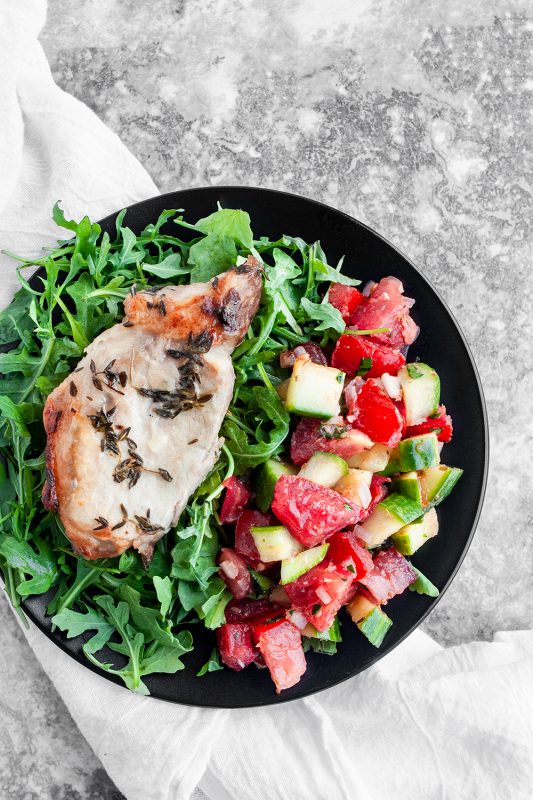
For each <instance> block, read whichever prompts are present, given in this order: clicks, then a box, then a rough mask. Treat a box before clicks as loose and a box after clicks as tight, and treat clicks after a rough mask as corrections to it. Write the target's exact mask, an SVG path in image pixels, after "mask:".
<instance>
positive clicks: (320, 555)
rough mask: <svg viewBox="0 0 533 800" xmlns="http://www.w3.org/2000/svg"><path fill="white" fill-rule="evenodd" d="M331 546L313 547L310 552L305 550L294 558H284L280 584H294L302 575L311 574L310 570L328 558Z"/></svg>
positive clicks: (320, 545) (326, 544)
mask: <svg viewBox="0 0 533 800" xmlns="http://www.w3.org/2000/svg"><path fill="white" fill-rule="evenodd" d="M328 548H329V544H328V543H327V542H325V543H324V544H319V545H317V546H316V547H311V548H310V549H309V550H304V551H303V553H298V555H296V556H293V557H292V558H284V559H283V561H282V562H281V580H280V583H281V584H282V585H283V586H284V585H285V584H286V583H292V581H295V580H296V578H299V577H300V575H303V574H304V573H306V572H309V570H310V569H312V568H313V567H316V565H317V564H320V562H321V561H323V560H324V558H325V557H326V553H327V552H328Z"/></svg>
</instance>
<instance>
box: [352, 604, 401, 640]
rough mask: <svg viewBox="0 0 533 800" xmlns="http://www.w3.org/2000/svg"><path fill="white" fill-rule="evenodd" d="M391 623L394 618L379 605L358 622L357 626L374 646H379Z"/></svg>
mask: <svg viewBox="0 0 533 800" xmlns="http://www.w3.org/2000/svg"><path fill="white" fill-rule="evenodd" d="M391 625H392V620H391V619H390V617H388V616H387V615H386V614H385V613H384V612H383V611H382V610H381V608H379V606H376V607H375V608H373V609H372V611H371V612H370V614H368V616H366V617H364V618H363V619H362V620H361V621H360V622H358V623H357V627H358V628H359V630H360V631H361V633H363V634H364V635H365V636H366V638H367V639H368V641H369V642H370V644H373V645H374V647H379V646H380V645H381V643H382V642H383V639H384V638H385V635H386V633H387V631H388V630H389V628H390V627H391Z"/></svg>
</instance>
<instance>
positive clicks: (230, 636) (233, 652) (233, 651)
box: [217, 622, 256, 672]
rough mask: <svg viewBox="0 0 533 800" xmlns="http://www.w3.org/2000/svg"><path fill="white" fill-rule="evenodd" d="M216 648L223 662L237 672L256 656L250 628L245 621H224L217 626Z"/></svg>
mask: <svg viewBox="0 0 533 800" xmlns="http://www.w3.org/2000/svg"><path fill="white" fill-rule="evenodd" d="M217 641H218V649H219V650H220V657H221V659H222V661H223V662H224V664H225V665H226V666H227V667H230V669H234V670H236V671H237V672H239V671H240V670H241V669H244V667H247V666H248V664H251V663H252V661H254V660H255V658H256V650H255V648H254V644H253V641H252V628H251V626H250V625H248V624H246V623H234V622H226V623H225V624H224V625H221V626H220V628H217Z"/></svg>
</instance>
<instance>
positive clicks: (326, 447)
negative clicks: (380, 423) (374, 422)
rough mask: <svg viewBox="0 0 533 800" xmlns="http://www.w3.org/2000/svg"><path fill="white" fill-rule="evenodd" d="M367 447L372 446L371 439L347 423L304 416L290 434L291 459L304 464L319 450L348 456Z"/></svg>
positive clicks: (342, 456)
mask: <svg viewBox="0 0 533 800" xmlns="http://www.w3.org/2000/svg"><path fill="white" fill-rule="evenodd" d="M324 434H327V435H324ZM369 447H372V440H371V439H369V438H368V436H366V435H365V434H364V433H361V431H358V430H355V429H354V428H350V426H349V424H348V423H343V422H341V423H339V424H336V423H335V424H334V423H330V422H328V423H324V422H321V421H320V420H319V419H311V418H310V417H306V418H304V419H301V420H300V421H299V423H298V425H297V426H296V428H295V430H294V433H293V434H292V438H291V459H292V461H293V463H294V464H304V463H305V462H306V461H309V459H310V458H311V456H312V455H313V453H317V452H319V451H320V452H326V453H336V454H337V455H338V456H341V458H350V456H353V455H354V454H355V453H360V452H361V451H362V450H368V448H369Z"/></svg>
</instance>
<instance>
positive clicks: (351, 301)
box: [328, 283, 365, 322]
mask: <svg viewBox="0 0 533 800" xmlns="http://www.w3.org/2000/svg"><path fill="white" fill-rule="evenodd" d="M364 299H365V298H364V295H362V294H361V292H359V291H358V290H357V289H356V288H355V287H354V286H345V285H344V284H343V283H332V284H331V286H330V287H329V295H328V300H329V302H330V303H331V305H332V306H335V308H337V309H338V310H339V311H340V312H341V315H342V318H343V320H344V321H345V322H348V320H349V319H350V317H351V316H352V314H353V313H354V311H355V309H356V308H358V307H359V306H360V305H361V303H362V302H363V301H364Z"/></svg>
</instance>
